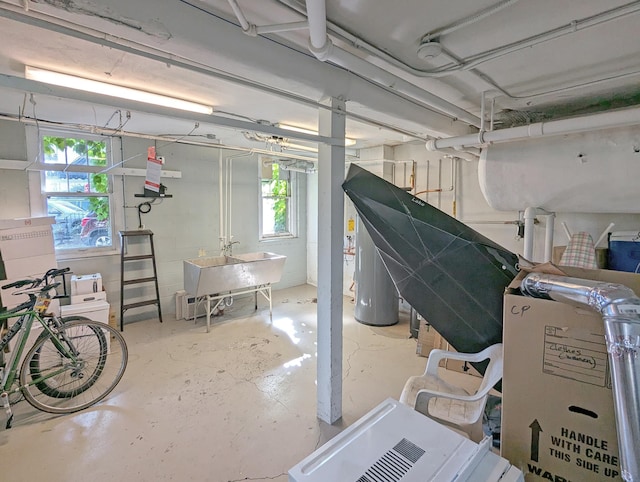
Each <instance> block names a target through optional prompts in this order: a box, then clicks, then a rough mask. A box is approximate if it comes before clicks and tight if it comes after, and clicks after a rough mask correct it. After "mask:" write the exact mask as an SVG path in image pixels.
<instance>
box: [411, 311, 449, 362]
mask: <svg viewBox="0 0 640 482" xmlns="http://www.w3.org/2000/svg"><path fill="white" fill-rule="evenodd" d="M445 345H446V342H445V341H444V339H443V338H442V336H440V333H438V332H437V331H436V330H435V329H434V328H433V326H431V325H430V324H429V323H427V321H426V320H424V319H421V320H420V327H419V328H418V343H417V345H416V354H417V355H419V356H425V357H428V356H429V353H431V350H433V349H434V348H439V349H443V348H444V346H445Z"/></svg>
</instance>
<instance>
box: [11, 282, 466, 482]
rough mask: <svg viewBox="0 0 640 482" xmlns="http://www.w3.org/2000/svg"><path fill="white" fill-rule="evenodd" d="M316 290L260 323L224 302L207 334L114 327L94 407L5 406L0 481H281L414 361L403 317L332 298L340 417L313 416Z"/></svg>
mask: <svg viewBox="0 0 640 482" xmlns="http://www.w3.org/2000/svg"><path fill="white" fill-rule="evenodd" d="M315 296H316V290H315V288H314V287H312V286H306V285H305V286H299V287H295V288H291V289H286V290H280V291H277V292H274V305H273V322H272V323H270V322H269V312H268V307H266V302H265V301H264V300H259V302H258V303H259V307H258V311H257V312H254V311H253V298H245V299H241V300H237V301H236V303H235V304H234V305H233V306H232V307H231V308H228V309H227V310H226V312H225V315H224V316H223V317H216V318H215V319H214V325H213V328H212V330H211V332H210V333H206V332H205V323H204V320H203V319H202V318H200V319H198V321H197V322H195V323H194V322H193V321H185V320H175V318H170V317H167V318H166V319H165V322H164V323H162V324H160V323H158V322H157V320H156V319H151V320H146V321H141V322H137V323H132V324H129V325H127V326H126V327H125V331H124V336H125V338H126V340H127V344H128V346H129V365H128V368H127V372H126V373H125V375H124V378H123V379H122V381H121V382H120V384H119V385H118V386H117V387H116V389H115V390H114V392H113V393H111V395H109V396H108V397H107V399H106V400H104V401H103V402H101V403H100V404H98V405H97V406H94V407H91V408H90V409H88V410H85V411H83V412H80V413H77V414H72V415H65V416H54V415H50V414H44V413H41V412H38V411H36V410H35V409H33V408H32V407H31V406H30V405H28V404H27V403H26V402H24V401H23V402H20V403H18V404H17V405H16V406H15V407H14V408H15V409H16V421H15V422H14V427H13V428H12V429H10V430H3V429H0V471H1V473H2V476H1V477H0V479H1V480H2V481H7V482H18V481H33V480H47V481H52V482H55V481H69V482H72V481H87V480H90V481H92V482H101V481H109V482H113V481H164V480H176V481H189V480H196V481H215V482H232V481H233V482H236V481H241V480H253V481H256V480H257V481H259V480H269V481H277V482H283V481H286V480H287V475H286V473H287V471H288V469H289V468H291V467H292V466H293V465H295V464H296V463H298V462H299V461H300V460H301V459H303V458H304V457H306V456H307V455H308V454H310V453H311V452H313V451H314V450H315V449H316V448H317V447H319V446H320V445H322V444H323V443H324V442H326V441H327V440H329V439H331V438H332V437H333V436H335V435H336V434H338V433H339V432H340V431H341V430H342V429H344V428H346V427H347V426H349V425H350V424H352V423H353V422H355V421H356V420H358V419H359V418H360V417H361V416H362V415H364V414H365V413H367V412H368V411H369V410H370V409H371V408H373V407H374V406H376V405H377V404H379V403H380V402H381V401H383V400H384V399H386V398H387V397H393V398H396V399H397V398H398V397H399V396H400V392H401V391H402V387H403V385H404V383H405V381H406V379H407V378H408V377H409V376H411V375H415V374H420V373H422V372H423V370H424V367H425V364H426V358H422V357H419V356H417V355H416V354H415V349H416V340H415V339H410V338H409V325H408V321H407V320H406V319H404V320H402V321H401V322H400V323H399V324H398V325H395V326H392V327H369V326H365V325H362V324H360V323H358V322H356V321H355V320H354V319H353V303H352V302H351V301H350V300H349V299H348V298H345V303H344V306H345V310H344V311H345V317H344V365H343V373H344V377H343V379H344V385H343V418H342V419H341V420H340V421H339V422H338V423H336V424H334V425H333V426H331V425H327V424H325V423H323V422H320V421H319V420H318V419H317V418H316V385H315V380H316V304H315V302H314V299H315ZM405 318H406V317H405ZM458 375H459V374H456V376H458ZM459 376H461V377H463V378H465V379H469V378H474V377H469V376H464V375H459ZM3 425H4V422H3Z"/></svg>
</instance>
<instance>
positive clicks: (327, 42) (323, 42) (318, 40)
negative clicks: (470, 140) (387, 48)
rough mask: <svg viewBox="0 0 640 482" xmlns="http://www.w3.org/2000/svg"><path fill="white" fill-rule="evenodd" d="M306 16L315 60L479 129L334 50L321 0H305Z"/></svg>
mask: <svg viewBox="0 0 640 482" xmlns="http://www.w3.org/2000/svg"><path fill="white" fill-rule="evenodd" d="M307 15H308V21H309V35H310V48H309V49H310V50H311V52H312V53H313V54H314V55H315V56H316V58H318V60H322V61H330V62H331V63H334V64H336V65H338V66H340V67H343V68H345V69H347V70H350V71H352V72H354V73H356V74H358V75H359V76H361V77H364V78H365V79H368V80H370V81H372V82H375V83H377V84H381V85H384V86H385V87H386V88H387V89H391V90H394V91H397V92H400V93H402V94H405V95H408V96H409V97H412V98H414V99H416V100H418V101H420V102H423V103H425V104H428V105H429V106H431V107H433V108H435V109H438V110H439V111H441V112H443V113H445V114H447V115H449V116H452V117H454V118H457V119H459V120H462V121H464V122H467V123H469V124H471V125H473V126H475V127H480V118H478V117H477V116H474V115H473V114H471V113H469V112H467V111H466V110H464V109H461V108H460V107H458V106H456V105H454V104H452V103H450V102H447V101H446V100H444V99H441V98H440V97H438V96H435V95H433V94H431V93H430V92H427V91H425V90H423V89H421V88H420V87H417V86H415V85H414V84H412V83H410V82H407V81H406V80H404V79H402V78H400V77H398V76H396V75H393V74H391V73H389V72H387V71H386V70H384V69H381V68H380V67H378V66H376V65H373V64H371V63H369V62H367V61H366V60H364V59H361V58H360V57H358V56H357V55H354V54H352V53H350V52H347V51H346V50H343V49H341V48H339V47H336V46H335V45H334V44H333V42H331V39H329V38H328V37H327V17H326V8H325V1H324V0H307Z"/></svg>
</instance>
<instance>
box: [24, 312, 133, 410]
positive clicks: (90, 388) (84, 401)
mask: <svg viewBox="0 0 640 482" xmlns="http://www.w3.org/2000/svg"><path fill="white" fill-rule="evenodd" d="M57 341H59V342H60V344H61V345H62V346H63V347H64V350H65V351H64V352H61V351H60V349H59V348H58V347H57V346H56V344H55V343H54V340H53V339H52V337H51V336H50V335H47V336H45V337H43V338H41V339H39V340H38V341H37V342H36V344H35V345H34V347H33V348H32V349H31V350H30V351H29V353H28V354H27V355H26V357H25V361H24V363H23V368H22V372H21V374H20V383H21V385H22V386H23V388H22V391H23V393H24V395H25V398H26V399H27V401H29V403H31V404H32V405H33V406H35V407H36V408H38V409H40V410H44V411H47V412H52V413H70V412H75V411H78V410H82V409H84V408H86V407H88V406H91V405H93V404H94V403H96V402H98V401H99V400H101V399H103V398H104V397H105V396H106V395H107V394H109V393H110V392H111V391H112V390H113V388H114V387H115V386H116V384H117V383H118V382H119V381H120V378H121V377H122V374H123V373H124V370H125V368H126V364H127V356H128V353H127V347H126V344H125V342H124V339H123V338H122V336H121V335H120V333H118V332H117V331H116V330H114V329H113V328H111V327H109V326H108V325H104V324H102V323H96V322H91V321H82V320H79V321H72V322H69V323H65V324H64V337H63V336H59V337H58V338H57ZM69 344H71V345H72V347H73V348H72V347H71V346H70V345H69ZM73 353H77V356H75V355H73Z"/></svg>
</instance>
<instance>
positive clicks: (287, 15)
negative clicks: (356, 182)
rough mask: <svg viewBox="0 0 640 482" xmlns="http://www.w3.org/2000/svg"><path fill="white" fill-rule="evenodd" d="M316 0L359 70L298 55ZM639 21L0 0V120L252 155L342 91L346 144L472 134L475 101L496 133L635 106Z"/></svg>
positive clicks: (596, 0) (431, 6)
mask: <svg viewBox="0 0 640 482" xmlns="http://www.w3.org/2000/svg"><path fill="white" fill-rule="evenodd" d="M325 4H326V6H325V11H326V19H327V27H326V28H327V30H326V31H327V35H328V39H330V41H331V43H332V44H333V47H334V48H336V49H339V50H340V51H342V52H346V54H345V55H347V56H350V57H349V58H355V59H356V60H358V61H360V62H361V63H358V62H355V63H353V65H351V64H350V65H345V64H344V62H339V61H335V60H333V59H332V58H329V59H328V60H326V61H324V62H323V61H322V60H319V59H318V58H316V56H315V55H314V54H312V53H311V52H310V49H309V29H308V28H306V27H305V28H298V27H300V26H301V25H300V23H301V22H306V21H307V14H306V12H307V7H309V6H314V5H315V6H318V5H319V6H320V7H322V6H323V5H325ZM234 7H235V10H236V11H235V12H234ZM320 10H321V11H322V8H320ZM639 13H640V2H625V1H618V0H581V1H580V2H575V1H574V2H557V1H555V0H538V1H536V2H531V1H526V0H520V1H516V0H505V1H501V2H498V1H496V0H447V1H444V0H405V1H402V2H388V1H383V0H367V1H362V0H326V2H322V1H320V2H312V1H310V2H303V1H297V0H262V1H250V0H232V1H226V0H203V1H199V0H174V1H171V2H155V1H153V0H137V1H135V2H131V1H129V0H106V1H102V2H99V3H95V2H92V1H89V0H64V1H63V0H38V1H30V0H21V1H17V0H14V1H3V0H0V32H2V42H1V43H0V74H3V75H2V76H1V77H0V114H3V115H5V116H11V117H22V118H25V117H26V118H29V117H38V118H39V119H41V120H49V121H52V122H63V123H75V124H86V125H95V126H99V127H103V126H106V127H110V128H122V129H123V130H128V131H132V132H141V133H146V134H153V135H172V136H184V135H187V134H188V135H190V136H194V137H197V138H199V139H201V140H202V141H203V142H207V141H210V140H211V139H212V138H214V137H215V138H216V139H218V140H220V141H222V142H223V143H224V144H227V145H243V146H249V147H265V144H269V143H266V142H265V140H264V139H265V135H267V136H268V137H271V136H272V135H276V137H277V134H274V132H276V133H277V132H278V131H277V125H278V123H285V124H293V125H297V126H301V127H306V128H311V129H316V128H317V122H318V112H319V109H323V108H324V107H323V105H325V103H326V100H327V98H329V97H341V98H344V99H346V101H347V102H346V109H347V136H348V137H350V138H354V139H356V140H357V144H356V146H355V147H369V146H375V145H380V144H392V145H393V144H398V143H401V142H406V141H411V140H426V139H428V138H429V137H446V136H453V135H462V134H467V133H472V132H475V131H477V130H478V127H479V125H480V122H479V117H480V116H481V105H482V103H483V101H482V99H483V98H484V104H485V112H484V113H485V118H486V119H487V121H490V120H491V111H493V113H494V114H493V121H494V125H495V127H496V128H502V127H510V126H513V125H522V124H526V123H530V122H535V121H540V120H546V119H555V118H563V117H568V116H572V115H577V114H584V113H591V112H597V111H603V110H608V109H613V108H619V107H626V106H630V105H638V104H640V82H639V80H640V29H639V28H638V27H637V22H638V19H639V18H640V16H639V15H638V14H639ZM238 14H239V15H238ZM321 17H322V18H324V15H322V16H321ZM242 18H244V19H246V24H245V27H246V26H247V25H248V27H249V28H246V29H245V30H246V32H245V31H244V30H243V28H242V26H241V23H242V22H241V19H242ZM313 18H314V19H317V18H318V16H317V15H316V16H315V17H313ZM283 24H284V25H286V27H285V28H284V29H283V28H281V26H282V25H283ZM274 25H275V26H279V27H278V28H272V27H273V26H274ZM294 26H295V27H297V28H296V29H293V30H290V28H292V27H294ZM273 30H276V31H273ZM25 65H29V66H34V67H40V68H48V69H51V70H55V71H58V72H65V73H70V74H74V75H79V76H83V77H87V78H91V79H95V80H101V81H104V82H109V83H114V84H119V85H125V86H130V87H134V88H141V89H144V90H147V91H152V92H156V93H163V94H167V95H171V96H175V97H179V98H183V99H187V100H192V101H196V102H201V103H204V104H207V105H211V106H213V107H214V116H215V117H216V118H217V119H220V118H225V119H230V120H234V121H237V123H238V124H237V125H232V124H233V123H229V125H226V126H221V125H220V123H219V122H215V119H214V122H211V120H212V119H213V118H207V117H206V116H204V117H202V116H200V117H196V116H194V117H193V118H190V117H189V115H188V114H182V115H181V116H180V117H176V116H174V115H171V112H168V111H166V110H165V111H162V110H158V109H150V108H149V109H148V108H145V107H141V106H140V105H137V104H136V105H133V106H131V105H129V104H127V103H126V102H121V101H116V100H113V101H108V100H107V101H105V100H104V98H100V96H96V98H95V99H93V98H91V97H86V96H85V97H82V98H77V97H76V96H74V95H73V94H72V93H67V92H66V91H65V92H64V93H62V94H61V92H60V91H59V90H53V91H51V92H47V91H46V89H35V88H34V86H33V83H30V82H28V81H26V80H23V79H24V68H25ZM362 65H366V66H368V67H366V69H365V70H364V71H363V67H362ZM370 66H375V67H376V68H377V69H378V70H377V71H376V73H375V74H370V73H369V68H370ZM378 72H379V74H378ZM34 91H35V93H34V94H33V95H31V93H32V92H34ZM433 97H437V98H438V102H436V105H434V104H433V103H432V102H431V101H430V99H431V98H433ZM440 101H442V102H440ZM443 105H444V106H445V107H444V108H443V107H442V106H443ZM126 111H129V112H130V113H131V115H130V119H129V118H128V117H127V115H126ZM459 112H463V113H464V114H463V115H462V116H460V115H457V113H459ZM466 114H468V116H467V115H466ZM474 119H475V120H474ZM124 122H126V125H125V126H124V127H123V126H122V124H123V123H124ZM261 126H269V127H272V128H274V129H275V130H274V129H272V130H271V132H266V134H265V132H264V130H261ZM243 131H244V132H248V133H249V135H247V134H244V133H243ZM253 132H258V133H260V132H262V135H258V136H255V135H252V133H253ZM292 137H293V136H292ZM256 139H257V140H256ZM296 142H298V141H296ZM302 142H304V140H303V141H302ZM269 145H270V146H273V144H269Z"/></svg>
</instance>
